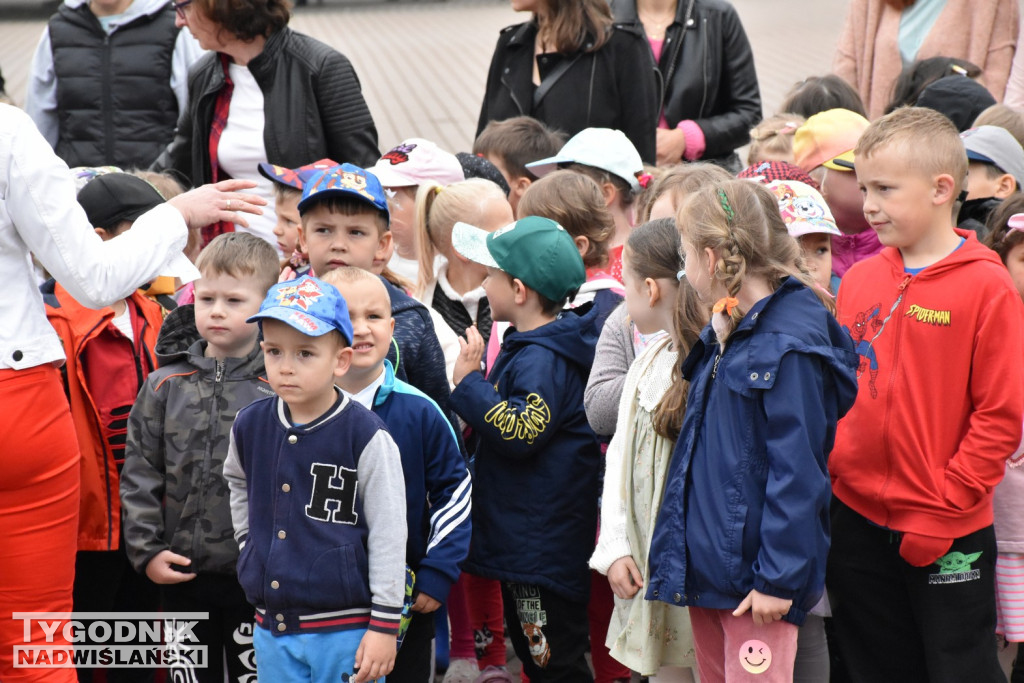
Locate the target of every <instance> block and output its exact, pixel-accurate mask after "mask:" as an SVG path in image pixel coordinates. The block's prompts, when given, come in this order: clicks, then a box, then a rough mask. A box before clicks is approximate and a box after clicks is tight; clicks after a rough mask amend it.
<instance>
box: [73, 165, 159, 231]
mask: <svg viewBox="0 0 1024 683" xmlns="http://www.w3.org/2000/svg"><path fill="white" fill-rule="evenodd" d="M78 203H79V204H81V205H82V208H83V209H85V215H86V216H88V217H89V223H91V224H92V227H94V228H103V229H105V230H109V229H112V228H115V227H117V225H118V223H120V222H121V221H134V220H135V219H137V218H138V217H139V216H141V215H142V214H144V213H146V212H147V211H149V210H150V209H152V208H154V207H157V206H159V205H161V204H163V203H164V198H163V195H161V194H160V193H159V192H157V190H156V188H155V187H153V186H152V185H150V184H149V183H147V182H146V181H145V180H143V179H142V178H139V177H137V176H133V175H131V174H130V173H107V174H105V175H100V176H96V177H95V178H93V179H92V180H90V181H89V182H87V183H86V184H85V186H84V187H83V188H82V189H81V190H79V192H78Z"/></svg>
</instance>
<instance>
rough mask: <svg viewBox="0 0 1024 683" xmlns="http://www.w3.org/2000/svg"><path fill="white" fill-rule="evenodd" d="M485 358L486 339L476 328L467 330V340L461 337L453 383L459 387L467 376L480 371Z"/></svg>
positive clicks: (453, 372)
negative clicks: (481, 362)
mask: <svg viewBox="0 0 1024 683" xmlns="http://www.w3.org/2000/svg"><path fill="white" fill-rule="evenodd" d="M483 357H484V338H483V337H481V336H480V331H479V330H477V329H476V326H475V325H474V326H473V327H467V328H466V336H465V338H463V337H459V357H458V358H457V359H456V360H455V369H454V370H452V381H453V382H455V384H456V385H458V383H459V382H461V381H462V380H463V379H465V377H466V375H468V374H469V373H471V372H479V371H480V361H481V360H483Z"/></svg>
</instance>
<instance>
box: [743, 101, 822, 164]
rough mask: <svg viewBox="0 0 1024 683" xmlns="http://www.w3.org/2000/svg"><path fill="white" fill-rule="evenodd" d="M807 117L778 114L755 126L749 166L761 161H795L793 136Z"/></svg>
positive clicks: (751, 135)
mask: <svg viewBox="0 0 1024 683" xmlns="http://www.w3.org/2000/svg"><path fill="white" fill-rule="evenodd" d="M806 120H807V119H805V118H804V117H802V116H800V115H799V114H789V113H783V114H776V115H775V116H771V117H769V118H767V119H765V120H764V121H762V122H761V123H759V124H757V125H756V126H754V127H753V128H752V129H751V131H750V149H749V151H748V152H747V166H753V165H754V164H756V163H759V162H761V161H788V162H789V163H793V136H794V135H795V134H796V129H797V128H799V127H800V126H802V125H803V124H804V122H805V121H806Z"/></svg>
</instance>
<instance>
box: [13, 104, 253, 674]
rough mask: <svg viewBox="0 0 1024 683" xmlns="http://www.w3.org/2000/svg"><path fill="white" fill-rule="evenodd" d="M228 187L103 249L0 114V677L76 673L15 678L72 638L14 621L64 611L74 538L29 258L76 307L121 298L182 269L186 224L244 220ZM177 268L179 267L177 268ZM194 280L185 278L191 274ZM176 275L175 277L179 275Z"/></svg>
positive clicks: (54, 364) (65, 444) (71, 444)
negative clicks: (32, 649)
mask: <svg viewBox="0 0 1024 683" xmlns="http://www.w3.org/2000/svg"><path fill="white" fill-rule="evenodd" d="M251 186H252V183H249V182H246V181H241V180H231V181H226V182H223V183H219V184H218V185H216V186H213V187H210V186H206V187H201V188H198V189H196V190H193V191H192V192H188V193H186V194H183V195H180V196H178V197H176V198H174V199H172V200H170V201H169V202H167V204H166V205H162V206H159V207H157V208H155V209H153V210H152V211H150V212H149V213H147V214H145V215H143V216H142V217H141V218H139V219H138V221H136V222H135V224H134V225H133V226H132V229H131V230H128V231H126V232H125V233H124V234H123V235H120V236H118V237H116V238H114V239H112V240H110V241H108V242H103V241H101V240H100V238H99V236H97V235H96V233H94V232H93V231H92V229H91V226H90V225H89V221H88V220H87V219H86V217H85V212H84V211H83V209H82V207H81V206H79V205H78V203H77V202H76V201H75V189H74V184H73V181H72V179H71V174H70V173H69V172H68V168H67V166H65V165H64V163H63V162H61V161H60V160H59V159H58V158H57V157H56V155H54V153H53V150H52V149H51V148H50V145H49V144H48V143H47V142H46V140H45V139H44V138H43V137H42V135H40V133H39V131H38V130H37V129H36V127H35V125H34V124H33V123H32V121H31V119H29V117H28V115H26V114H25V113H24V112H21V111H20V110H18V109H15V108H14V107H11V106H9V105H5V104H0V279H2V281H3V283H4V287H5V288H6V292H5V296H4V297H3V298H2V299H0V415H3V419H2V420H0V547H2V548H3V549H4V550H3V558H4V559H3V562H0V585H2V586H3V587H4V588H3V590H2V591H0V679H2V680H3V681H4V682H5V683H7V682H13V681H19V682H20V681H43V680H45V681H60V682H64V681H67V682H71V681H74V680H75V671H74V669H26V668H17V669H16V668H14V657H15V650H14V648H15V646H27V645H40V646H44V645H50V646H54V647H57V648H60V647H62V646H63V647H69V645H68V642H67V637H68V636H67V634H68V633H70V631H71V630H70V629H64V628H58V629H57V630H56V632H55V633H53V634H52V636H53V640H52V641H49V642H47V636H46V634H45V633H44V632H43V630H42V629H41V628H40V626H39V625H38V622H31V623H26V622H23V621H22V620H15V619H13V618H12V613H14V612H70V611H71V585H72V580H73V577H74V569H75V549H76V545H77V544H76V536H77V533H78V502H79V501H78V499H79V467H78V462H79V457H80V456H79V452H78V442H77V440H76V438H75V431H74V425H73V424H72V420H71V413H70V409H69V408H68V402H67V399H66V398H65V396H64V389H63V386H62V383H61V378H60V370H59V366H60V365H61V364H62V362H63V359H64V353H63V351H62V348H61V344H60V341H59V340H58V339H57V335H56V334H55V333H54V331H53V328H51V327H50V325H49V323H48V322H47V321H46V315H45V314H44V312H43V301H42V297H41V296H40V294H39V290H38V289H36V287H35V278H34V274H33V273H32V271H31V265H30V261H29V258H28V256H29V253H30V252H31V253H32V254H34V255H35V257H36V258H37V259H38V260H39V261H40V262H41V263H42V264H43V266H44V267H45V268H46V269H47V270H48V271H50V273H52V274H53V275H54V276H55V277H56V279H57V281H58V282H60V283H61V284H62V285H64V287H65V288H66V289H67V290H68V291H69V292H70V293H71V294H72V296H74V297H75V298H76V299H77V300H79V301H80V302H82V303H84V304H86V305H89V306H94V307H97V308H98V307H101V306H106V305H109V304H110V303H111V302H113V301H114V300H116V299H119V298H123V297H124V296H126V295H127V294H129V293H130V292H131V291H132V290H134V289H135V288H136V287H137V286H138V285H140V284H142V283H143V282H148V281H149V280H151V279H152V278H153V277H155V276H156V275H157V274H160V273H164V274H171V275H173V274H178V273H176V272H174V271H175V269H176V268H188V267H190V266H184V265H183V263H187V260H186V259H185V257H184V255H182V254H181V249H182V247H184V246H185V241H186V239H187V234H186V224H188V225H190V226H192V227H199V226H202V225H206V224H207V223H210V222H212V221H216V220H238V221H239V222H240V223H242V224H244V222H245V221H244V219H242V218H241V217H240V216H238V214H237V213H235V212H237V211H244V212H255V211H258V209H257V208H255V206H256V205H260V204H263V200H261V199H260V198H258V197H256V196H254V195H249V194H239V193H237V192H235V191H234V190H239V189H243V188H248V187H251ZM179 264H182V265H180V266H179ZM193 270H194V269H193ZM179 272H180V273H181V274H183V275H184V274H185V272H184V271H179Z"/></svg>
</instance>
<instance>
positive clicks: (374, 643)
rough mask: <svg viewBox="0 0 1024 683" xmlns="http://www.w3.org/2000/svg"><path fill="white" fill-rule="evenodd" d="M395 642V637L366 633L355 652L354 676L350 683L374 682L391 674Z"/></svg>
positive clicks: (396, 647) (373, 632)
mask: <svg viewBox="0 0 1024 683" xmlns="http://www.w3.org/2000/svg"><path fill="white" fill-rule="evenodd" d="M397 640H398V637H397V636H393V635H388V634H387V633H380V632H378V631H367V632H366V635H364V636H363V639H362V640H361V641H360V642H359V649H358V650H356V675H355V676H354V677H353V678H352V679H351V680H352V683H363V682H364V681H372V680H376V679H378V678H381V677H382V676H387V675H388V674H389V673H391V670H392V669H393V668H395V655H396V654H397V653H398V645H397V642H396V641H397Z"/></svg>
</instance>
